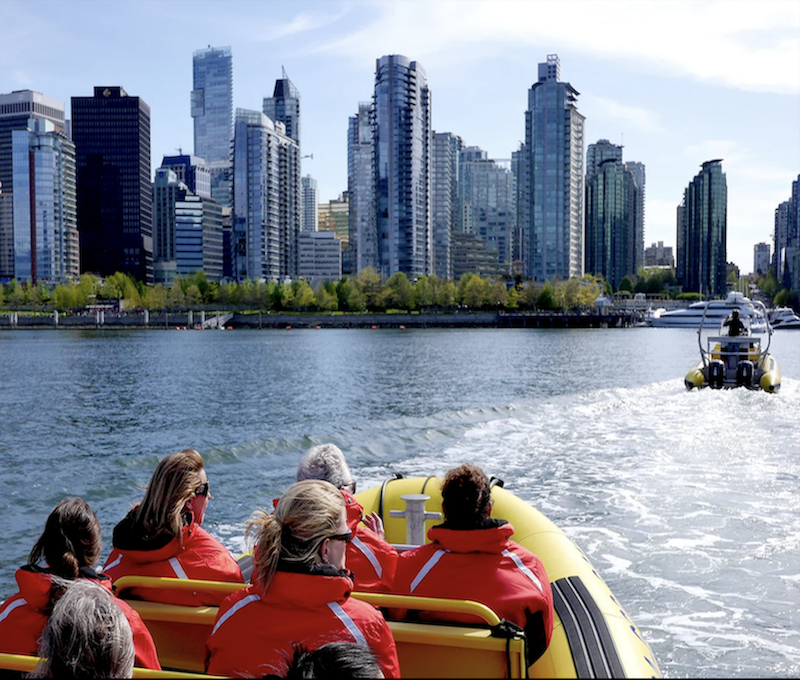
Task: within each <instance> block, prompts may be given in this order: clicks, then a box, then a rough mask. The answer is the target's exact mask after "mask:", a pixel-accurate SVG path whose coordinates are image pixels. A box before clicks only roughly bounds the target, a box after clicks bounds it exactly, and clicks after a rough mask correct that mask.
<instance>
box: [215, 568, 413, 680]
mask: <svg viewBox="0 0 800 680" xmlns="http://www.w3.org/2000/svg"><path fill="white" fill-rule="evenodd" d="M352 589H353V581H352V579H351V578H350V577H349V576H347V575H345V574H344V572H338V571H336V570H335V569H334V568H332V567H330V565H323V567H322V568H318V569H316V570H315V573H296V572H289V571H278V572H276V573H275V577H274V580H273V581H272V583H270V585H269V588H268V589H267V591H266V593H264V591H263V590H262V589H261V588H260V587H259V586H258V585H251V586H248V587H247V588H244V589H243V590H240V591H238V592H236V593H234V594H233V595H230V596H229V597H228V599H227V600H225V602H223V603H222V606H221V607H220V609H219V613H218V614H217V619H216V622H215V623H214V628H213V631H212V633H211V636H210V637H209V638H208V640H207V642H206V672H207V673H208V674H209V675H228V676H238V677H261V676H262V675H268V674H277V675H285V674H286V669H287V668H288V665H289V663H290V662H291V660H292V657H293V655H294V646H295V645H302V646H303V647H304V648H305V649H306V650H308V651H312V650H314V649H317V648H318V647H321V646H322V645H324V644H327V643H328V642H358V643H360V644H363V645H366V646H368V647H370V649H372V651H373V652H374V654H375V656H376V657H377V659H378V663H379V664H380V666H381V670H382V671H383V674H384V676H385V677H387V678H399V677H400V665H399V662H398V660H397V650H396V648H395V644H394V638H393V637H392V633H391V631H390V630H389V626H388V625H387V623H386V621H385V620H384V618H383V615H382V614H381V613H380V611H378V610H377V609H375V608H374V607H372V606H370V605H368V604H367V603H366V602H361V601H359V600H355V599H353V598H350V597H349V596H350V592H351V590H352Z"/></svg>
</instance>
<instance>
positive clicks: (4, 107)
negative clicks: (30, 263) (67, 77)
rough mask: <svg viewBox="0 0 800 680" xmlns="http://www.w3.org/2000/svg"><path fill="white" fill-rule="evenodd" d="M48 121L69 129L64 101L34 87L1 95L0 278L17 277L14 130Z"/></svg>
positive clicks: (56, 127) (61, 130)
mask: <svg viewBox="0 0 800 680" xmlns="http://www.w3.org/2000/svg"><path fill="white" fill-rule="evenodd" d="M31 118H33V119H35V120H49V121H50V122H51V123H53V125H54V128H55V130H56V131H58V132H66V126H65V120H64V103H63V102H60V101H58V100H57V99H53V98H51V97H46V96H45V95H43V94H40V93H39V92H33V91H31V90H18V91H15V92H11V93H9V94H0V187H2V195H3V198H2V199H0V201H2V202H3V208H2V211H3V215H4V217H3V219H2V220H0V279H11V278H14V225H13V215H12V210H13V208H12V206H13V193H12V184H13V174H12V168H11V162H12V161H11V133H12V131H13V130H27V129H28V121H29V120H30V119H31Z"/></svg>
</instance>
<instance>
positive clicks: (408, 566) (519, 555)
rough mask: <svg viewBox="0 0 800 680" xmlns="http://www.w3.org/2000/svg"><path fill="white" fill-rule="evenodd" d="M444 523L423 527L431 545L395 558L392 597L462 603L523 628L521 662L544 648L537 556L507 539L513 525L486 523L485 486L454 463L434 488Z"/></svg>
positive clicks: (543, 583)
mask: <svg viewBox="0 0 800 680" xmlns="http://www.w3.org/2000/svg"><path fill="white" fill-rule="evenodd" d="M442 510H443V512H444V519H445V521H444V523H443V524H441V525H439V526H435V527H431V529H430V530H429V531H428V538H429V539H430V540H431V541H433V542H432V543H428V544H427V545H424V546H421V547H419V548H416V549H414V550H411V551H409V552H406V553H403V554H402V555H401V556H400V561H399V564H398V566H397V575H396V577H395V592H397V593H399V594H402V595H416V596H421V597H443V598H452V599H458V600H463V599H469V600H474V601H476V602H480V603H481V604H485V605H486V606H487V607H489V608H491V609H492V610H493V611H494V612H495V613H496V614H497V615H498V616H499V617H500V618H502V619H505V620H506V621H510V622H511V623H514V624H516V625H517V626H520V627H521V628H523V629H524V630H525V632H526V638H527V641H528V661H529V663H533V662H534V661H535V660H536V659H537V658H539V657H540V656H541V655H542V654H543V653H544V651H545V649H547V646H548V645H549V644H550V636H551V635H552V632H553V594H552V592H551V590H550V581H549V580H548V578H547V574H546V573H545V570H544V566H543V565H542V563H541V561H540V560H539V558H538V557H536V556H535V555H534V554H533V553H532V552H530V551H529V550H527V549H526V548H523V547H522V546H521V545H519V544H518V543H515V542H514V541H512V540H511V536H512V535H513V533H514V527H513V526H512V525H511V524H509V523H508V522H506V521H504V520H496V519H491V518H490V514H491V511H492V502H491V487H490V485H489V480H488V478H487V477H486V475H485V474H484V472H483V470H481V469H480V468H478V467H476V466H474V465H462V466H461V467H459V468H456V469H454V470H450V471H449V472H448V473H447V475H446V476H445V481H444V485H443V487H442ZM420 617H421V618H425V619H429V620H437V621H456V622H462V623H471V622H474V621H476V619H474V618H470V617H469V616H464V615H458V614H446V613H438V612H437V613H434V612H428V613H422V612H421V613H420Z"/></svg>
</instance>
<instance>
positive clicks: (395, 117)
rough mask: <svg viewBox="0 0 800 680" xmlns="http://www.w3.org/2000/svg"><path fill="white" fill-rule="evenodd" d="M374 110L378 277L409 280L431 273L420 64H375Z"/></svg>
mask: <svg viewBox="0 0 800 680" xmlns="http://www.w3.org/2000/svg"><path fill="white" fill-rule="evenodd" d="M374 107H375V114H374V119H373V130H374V134H373V138H374V145H375V147H374V148H375V203H376V216H377V236H378V264H379V272H380V273H381V275H382V276H384V277H389V276H391V275H392V274H394V273H395V272H403V273H405V274H406V275H407V276H408V277H409V279H411V280H415V279H417V278H418V277H419V276H423V275H430V274H432V273H433V271H432V264H433V229H432V225H431V165H432V130H431V95H430V90H429V89H428V80H427V77H426V75H425V70H424V69H423V68H422V66H421V64H419V63H418V62H416V61H411V60H409V59H408V58H407V57H404V56H402V55H399V54H396V55H388V56H384V57H381V58H380V59H378V60H377V62H376V69H375V96H374Z"/></svg>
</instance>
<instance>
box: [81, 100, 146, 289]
mask: <svg viewBox="0 0 800 680" xmlns="http://www.w3.org/2000/svg"><path fill="white" fill-rule="evenodd" d="M72 139H73V141H74V143H75V156H76V174H77V187H78V231H79V233H80V241H81V246H80V247H81V271H82V272H93V273H95V274H99V275H100V276H108V275H109V274H113V273H114V272H117V271H120V272H125V273H126V274H130V275H132V276H133V277H134V278H136V279H137V280H139V281H144V282H146V283H152V282H153V185H152V183H151V181H150V107H149V106H148V105H147V104H146V103H145V102H144V100H143V99H141V98H140V97H130V96H128V93H127V92H125V90H124V89H122V88H121V87H95V88H94V96H92V97H73V98H72Z"/></svg>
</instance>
